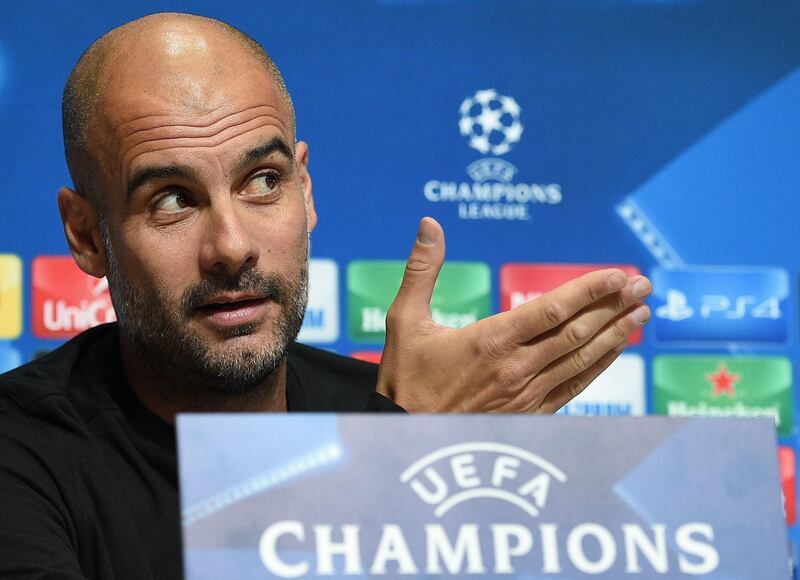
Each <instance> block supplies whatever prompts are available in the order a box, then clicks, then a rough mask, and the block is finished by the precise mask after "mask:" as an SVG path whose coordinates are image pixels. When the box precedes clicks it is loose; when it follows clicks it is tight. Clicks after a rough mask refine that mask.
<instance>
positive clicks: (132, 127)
mask: <svg viewBox="0 0 800 580" xmlns="http://www.w3.org/2000/svg"><path fill="white" fill-rule="evenodd" d="M124 45H125V43H123V42H120V49H119V50H115V51H114V53H113V54H112V55H111V59H110V60H109V62H108V66H107V76H106V79H105V81H106V82H105V89H104V91H103V93H104V94H103V97H102V99H101V102H100V106H99V110H98V111H97V112H98V119H97V120H98V121H99V122H100V123H102V125H103V127H102V133H104V134H105V140H106V143H105V147H104V149H105V153H101V155H111V156H112V157H115V159H107V162H108V163H109V164H110V167H109V169H111V171H112V173H113V174H117V175H120V174H122V175H124V174H126V173H128V170H129V169H130V163H131V161H132V160H133V158H134V157H135V156H137V155H139V154H141V153H142V152H148V151H156V150H159V149H167V148H170V147H175V146H177V147H181V146H187V147H188V146H192V140H193V139H194V140H195V143H196V142H197V141H196V140H197V139H206V140H207V143H208V144H211V145H213V144H214V143H215V142H217V141H220V140H222V139H224V138H225V136H226V135H227V134H235V133H236V132H237V130H238V129H237V128H241V129H245V128H246V127H243V125H247V124H250V125H257V124H258V123H259V122H260V123H263V124H267V125H271V126H273V127H275V128H276V129H277V130H278V131H279V133H280V134H281V135H282V137H283V139H284V140H285V141H286V142H288V143H290V144H293V137H294V127H293V114H292V110H291V107H290V105H289V103H288V99H287V98H286V96H285V95H284V94H283V93H282V92H281V90H280V88H279V86H278V84H277V82H276V80H275V78H274V77H273V76H272V75H271V74H270V73H269V72H268V71H267V69H266V68H265V66H264V65H263V63H262V62H260V61H259V60H258V59H257V58H256V57H255V56H254V55H253V53H252V51H250V50H248V49H247V48H245V47H243V46H242V45H241V44H240V43H237V42H234V41H232V40H231V39H229V38H225V37H224V36H223V37H220V35H219V34H211V35H209V34H206V33H198V32H196V31H194V30H185V29H182V28H178V29H171V28H167V29H165V30H163V31H162V32H161V33H160V34H158V35H155V38H151V39H150V41H149V42H148V43H143V44H139V45H137V46H136V47H134V48H132V49H131V50H123V48H124Z"/></svg>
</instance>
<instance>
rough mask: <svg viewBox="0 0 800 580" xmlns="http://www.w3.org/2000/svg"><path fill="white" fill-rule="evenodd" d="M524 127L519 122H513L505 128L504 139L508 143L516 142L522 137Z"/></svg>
mask: <svg viewBox="0 0 800 580" xmlns="http://www.w3.org/2000/svg"><path fill="white" fill-rule="evenodd" d="M523 129H524V127H523V126H522V125H521V124H520V123H514V124H513V125H511V126H510V127H509V128H508V129H506V140H507V141H508V142H509V143H516V142H517V141H519V139H520V137H522V130H523Z"/></svg>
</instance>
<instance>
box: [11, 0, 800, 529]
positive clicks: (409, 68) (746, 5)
mask: <svg viewBox="0 0 800 580" xmlns="http://www.w3.org/2000/svg"><path fill="white" fill-rule="evenodd" d="M159 10H178V11H186V12H194V13H199V14H204V15H208V16H214V17H218V18H221V19H223V20H226V21H228V22H230V23H231V24H233V25H234V26H237V27H239V28H241V29H242V30H244V31H245V32H247V33H248V34H250V35H251V36H253V37H255V38H256V39H257V40H259V41H260V42H262V43H263V44H264V46H265V47H266V48H267V50H268V51H269V52H270V54H271V55H272V56H273V58H274V59H275V61H276V62H277V63H278V65H279V67H280V68H281V70H282V71H283V73H284V76H285V78H286V81H287V84H288V86H289V89H290V91H291V93H292V95H293V98H294V101H295V106H296V110H297V116H298V117H297V118H298V136H299V138H301V139H303V140H305V141H307V142H308V143H309V144H310V151H311V166H310V167H311V174H312V177H313V179H314V193H315V201H316V206H317V212H318V214H319V224H318V226H317V229H316V231H315V232H314V235H313V255H314V256H315V257H317V258H326V259H330V260H332V261H333V262H334V263H335V264H336V265H337V266H338V278H335V279H334V280H335V282H334V288H333V289H335V290H337V291H338V297H339V300H337V301H335V305H334V308H335V310H336V313H338V315H339V316H338V321H336V327H337V328H336V329H335V332H333V334H328V335H326V336H327V338H324V339H323V340H321V341H320V343H321V344H322V345H323V346H325V347H326V348H332V349H334V350H336V351H339V352H342V353H345V354H349V353H351V352H353V351H357V350H370V349H373V350H374V348H375V347H374V345H372V346H370V345H368V344H365V343H361V342H360V341H359V340H357V337H353V336H352V335H351V334H348V332H347V331H346V330H345V326H346V325H345V322H344V321H345V320H346V319H347V317H348V316H350V315H351V314H352V313H350V312H348V310H347V304H346V302H347V301H346V297H347V295H348V280H347V265H348V264H349V263H350V262H352V261H353V260H356V259H358V260H385V259H397V260H402V259H405V257H406V255H407V252H408V250H409V248H410V247H411V244H412V242H413V239H414V236H415V233H416V226H417V222H418V220H419V218H420V217H422V216H424V215H432V216H434V217H436V218H437V219H439V220H440V221H441V223H442V224H443V226H444V228H445V231H446V234H447V247H448V259H449V260H461V261H477V262H482V263H484V264H487V265H488V266H489V268H490V272H491V300H492V304H493V308H494V309H495V310H499V309H500V304H501V302H500V300H501V291H502V289H501V288H500V286H499V272H500V268H501V266H502V265H503V264H509V263H527V264H538V263H564V264H628V265H634V266H636V267H638V268H639V269H640V270H641V271H642V272H644V273H647V274H654V273H655V274H658V276H660V278H659V279H663V280H672V281H674V285H670V284H673V282H664V285H662V286H661V287H656V296H655V297H654V299H653V303H652V304H651V305H652V306H653V308H654V310H655V309H656V308H661V309H662V310H661V311H660V312H661V313H662V315H661V316H660V317H655V319H654V321H653V325H651V327H649V328H647V329H645V332H644V339H643V341H642V342H641V343H640V344H637V345H633V346H632V347H631V349H630V351H631V352H632V353H635V354H637V355H639V356H640V357H641V359H642V360H643V361H644V367H645V369H646V370H645V383H644V386H645V387H646V400H647V407H646V408H647V410H648V411H650V412H652V411H653V410H654V409H655V403H654V398H655V393H654V386H653V385H654V380H653V377H652V376H651V372H652V368H653V364H652V363H653V360H654V358H655V357H656V356H667V357H668V356H672V355H677V354H680V355H687V354H689V355H691V354H703V355H719V357H720V360H721V361H723V362H721V363H720V364H721V367H720V368H726V369H728V368H729V369H731V370H732V372H733V373H734V374H736V375H737V376H739V378H740V379H741V380H742V383H741V385H744V384H745V383H744V378H742V376H744V374H745V371H742V370H738V371H737V369H736V367H735V363H736V358H735V357H736V356H740V355H748V356H750V357H759V356H762V355H770V356H777V357H783V358H785V359H788V360H789V361H790V362H791V368H792V379H791V383H792V384H791V385H790V389H791V394H790V397H791V406H792V407H793V411H794V412H795V414H796V411H797V409H796V407H797V395H796V388H795V386H794V383H795V382H796V379H795V378H794V377H795V376H796V375H797V370H798V360H799V359H800V342H798V316H797V309H796V304H797V297H798V274H800V251H798V250H797V246H796V244H794V243H793V242H794V236H795V230H794V227H796V225H795V224H796V222H797V220H798V218H800V197H798V196H797V187H798V184H800V163H799V162H798V159H800V107H798V102H800V34H798V30H800V3H798V2H795V1H776V2H773V1H768V0H762V1H759V2H751V1H739V0H721V1H712V0H708V1H702V0H683V1H680V0H673V1H669V0H638V1H636V0H571V1H566V0H537V1H527V0H526V1H502V2H500V1H497V2H492V1H483V0H480V1H479V0H361V1H348V2H310V1H295V2H291V3H285V2H273V1H263V0H262V1H239V2H233V3H230V4H228V5H226V6H225V7H223V6H222V5H221V4H220V3H214V2H210V1H206V2H163V3H154V2H139V1H129V2H125V3H124V4H121V5H112V4H111V3H101V2H96V3H91V2H70V3H56V2H43V1H29V2H24V3H23V2H13V3H12V2H6V3H5V4H4V6H3V16H4V17H3V18H2V19H0V123H2V127H3V137H4V138H3V140H2V142H0V156H1V157H2V159H3V173H4V190H3V192H2V194H0V254H11V255H16V256H18V257H19V258H20V259H21V263H22V297H23V298H22V300H23V302H22V309H21V314H20V315H19V316H20V317H21V321H22V329H21V332H19V333H17V332H14V331H13V330H12V331H9V332H6V334H5V335H4V337H5V338H6V340H5V341H4V342H2V344H0V351H2V352H3V353H5V354H3V356H4V357H5V359H4V360H5V361H6V362H5V363H3V364H4V365H5V367H8V366H11V365H12V364H14V363H15V362H16V361H17V360H19V361H23V362H24V361H27V360H29V359H30V358H32V357H33V356H35V354H36V353H37V352H38V351H41V350H47V349H51V348H53V347H55V346H56V345H57V344H59V343H60V341H58V340H53V339H47V338H41V337H40V336H36V335H35V334H34V331H33V322H32V320H33V316H34V312H33V310H34V305H33V302H32V286H33V284H32V282H31V277H32V269H31V264H32V262H33V260H34V258H36V257H37V256H47V255H66V254H67V253H68V252H67V247H66V244H65V242H64V237H63V234H62V231H61V223H60V220H59V216H58V211H57V207H56V191H57V190H58V188H59V186H61V185H64V184H69V183H70V180H69V176H68V173H67V169H66V165H65V162H64V155H63V149H62V143H61V137H60V98H61V90H62V88H63V84H64V81H65V79H66V77H67V75H68V73H69V71H70V69H71V68H72V66H73V65H74V63H75V62H76V60H77V59H78V57H79V56H80V54H81V52H82V51H83V50H84V49H85V48H86V47H87V46H88V45H89V44H90V43H91V42H92V41H94V40H95V39H96V38H97V37H98V36H100V35H101V34H103V33H104V32H106V31H107V30H109V29H110V28H112V27H114V26H117V25H119V24H121V23H123V22H125V21H127V20H130V19H133V18H135V17H138V16H141V15H144V14H146V13H150V12H154V11H159ZM481 113H483V115H482V116H481ZM493 126H494V128H495V129H499V130H497V131H494V132H492V133H490V134H486V132H487V131H488V130H489V129H491V128H492V127H493ZM482 136H484V137H486V139H485V140H482V139H481V137H482ZM487 184H488V186H487ZM495 186H496V187H495ZM684 271H688V272H700V274H699V275H698V276H699V277H695V278H694V279H693V280H692V282H691V284H689V285H688V286H686V287H680V286H679V283H680V280H678V278H680V276H678V277H677V278H676V277H675V276H674V275H673V274H674V272H684ZM752 272H756V277H757V278H758V277H759V276H761V277H760V278H758V281H757V282H755V283H754V284H755V287H753V288H751V287H750V286H747V284H749V282H747V280H749V278H747V276H748V275H749V273H752ZM726 276H728V277H726ZM8 279H10V278H8ZM675 280H677V281H675ZM312 284H313V280H312ZM742 284H744V286H741V285H742ZM740 286H741V287H740ZM730 288H736V291H735V293H734V294H735V295H734V294H731V293H730V292H727V290H728V289H730ZM1 289H2V282H0V290H1ZM333 289H332V290H331V292H332V291H333ZM670 291H672V293H670ZM676 292H677V293H676ZM726 292H727V293H726ZM731 292H733V291H731ZM329 295H333V294H331V293H329ZM2 307H4V306H3V305H2V304H0V308H2ZM5 307H6V308H7V307H8V300H6V305H5ZM6 314H7V313H6ZM328 314H330V313H328ZM682 316H688V317H690V318H691V317H694V318H692V319H691V320H690V321H689V322H688V323H687V326H686V327H685V328H683V331H681V332H677V334H675V333H673V334H670V333H671V332H672V330H671V328H672V326H670V325H673V326H674V325H677V324H680V323H681V321H682V320H683V318H681V317H682ZM654 325H660V326H658V329H659V332H655V331H654V329H653V326H654ZM712 326H713V328H714V329H715V330H714V332H713V333H711V334H713V335H714V337H715V338H714V340H709V338H708V336H706V335H705V334H704V332H705V330H704V329H707V328H711V327H712ZM693 329H694V330H693ZM684 331H685V332H684ZM687 332H688V333H689V338H688V340H687V339H686V333H687ZM693 332H694V333H695V334H694V335H693V334H692V333H693ZM311 336H313V334H312V335H311ZM673 336H680V337H681V340H672V339H671V338H670V337H673ZM720 336H722V337H723V338H722V339H720ZM726 336H729V337H732V338H731V339H730V340H726V339H725V338H724V337H726ZM726 357H727V358H726ZM0 358H2V357H0ZM748 360H749V359H748ZM726 365H727V366H726ZM737 380H738V379H737ZM742 388H744V387H742ZM715 393H717V391H715ZM751 394H752V393H751ZM717 395H718V393H717V394H715V396H717ZM785 428H786V425H784V430H783V431H782V437H781V442H782V443H783V444H785V445H786V446H788V447H791V448H796V446H797V430H796V429H795V427H794V425H793V424H792V425H789V430H788V432H787V431H786V430H785ZM792 471H793V468H792ZM793 473H794V471H793ZM791 485H792V489H796V488H795V487H794V486H795V484H791ZM787 489H788V488H787ZM795 533H796V529H795V528H793V529H792V534H795Z"/></svg>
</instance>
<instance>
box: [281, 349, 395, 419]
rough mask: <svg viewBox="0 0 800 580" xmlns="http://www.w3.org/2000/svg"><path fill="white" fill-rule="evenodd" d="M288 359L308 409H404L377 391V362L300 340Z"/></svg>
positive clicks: (357, 410)
mask: <svg viewBox="0 0 800 580" xmlns="http://www.w3.org/2000/svg"><path fill="white" fill-rule="evenodd" d="M288 360H289V372H290V373H293V374H294V375H295V377H296V378H297V380H298V381H299V382H300V385H301V386H302V389H303V391H304V395H305V399H306V400H305V409H306V410H308V411H337V412H360V411H379V412H380V411H388V412H401V411H402V409H401V408H400V407H398V406H397V405H395V404H394V403H392V402H391V401H389V400H388V399H386V398H384V397H382V396H381V395H379V394H377V393H376V392H375V385H376V383H377V380H378V365H376V364H373V363H369V362H365V361H361V360H357V359H354V358H351V357H347V356H342V355H340V354H336V353H334V352H330V351H326V350H322V349H319V348H314V347H311V346H308V345H305V344H300V343H295V344H293V345H292V346H291V347H290V349H289V356H288Z"/></svg>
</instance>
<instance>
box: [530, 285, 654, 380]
mask: <svg viewBox="0 0 800 580" xmlns="http://www.w3.org/2000/svg"><path fill="white" fill-rule="evenodd" d="M652 290H653V286H652V284H650V281H649V280H648V279H647V278H645V277H644V276H634V277H632V278H630V279H629V281H628V285H627V286H625V288H623V289H622V290H620V291H619V292H614V293H612V294H609V295H608V296H606V297H604V298H602V299H600V300H599V301H598V302H596V303H594V304H592V305H590V306H588V307H587V308H585V309H584V310H582V311H581V312H579V313H578V314H577V315H575V316H574V317H573V318H572V320H569V321H567V322H566V323H564V324H562V325H561V326H559V327H558V328H555V329H553V330H551V331H550V332H549V333H546V334H545V336H544V337H542V338H539V339H537V340H536V341H535V346H536V350H535V353H534V356H532V357H529V360H530V361H531V363H532V367H531V372H532V373H536V372H539V371H540V370H541V369H542V368H543V367H544V366H546V365H548V364H550V363H551V362H553V361H554V360H556V359H558V358H560V357H562V356H564V355H565V354H567V353H569V352H572V351H574V350H575V349H577V348H579V347H581V346H583V345H584V344H586V343H587V342H588V341H589V340H591V339H592V337H594V336H595V335H596V334H597V333H598V332H599V331H600V330H601V329H603V328H605V327H606V325H607V324H608V323H609V322H611V321H612V320H614V319H615V318H617V317H618V316H619V315H620V314H621V313H622V312H624V311H626V310H627V309H628V308H630V307H631V306H632V305H634V304H637V303H639V302H641V301H642V300H643V299H644V298H646V297H647V296H649V295H650V292H652ZM526 356H529V355H526Z"/></svg>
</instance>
